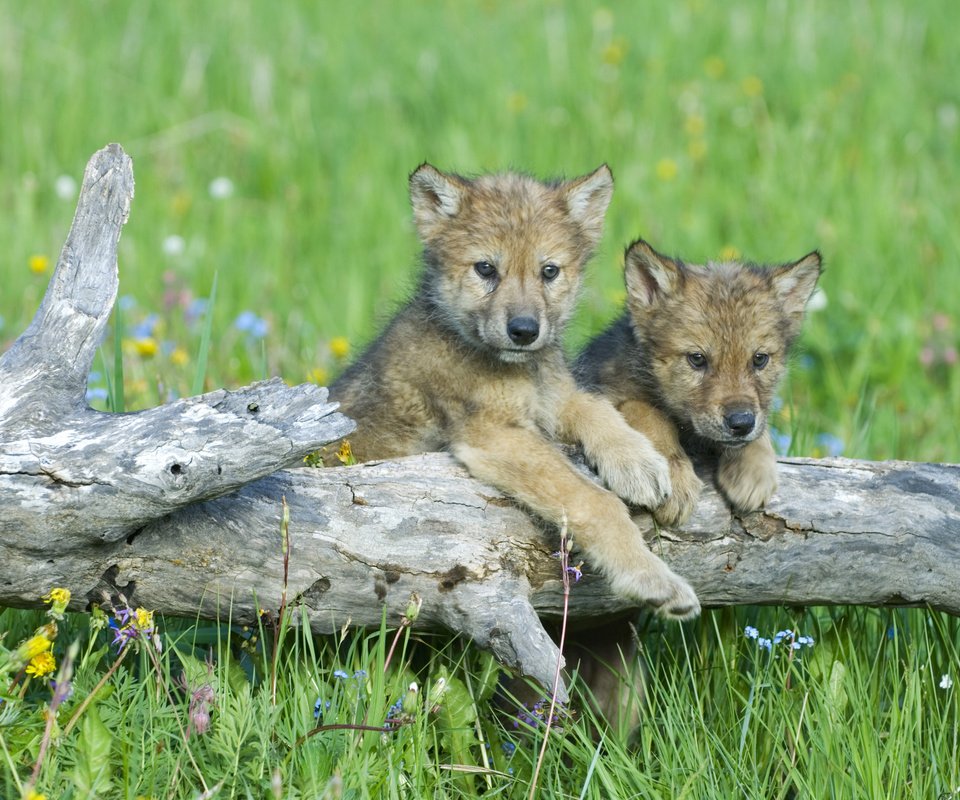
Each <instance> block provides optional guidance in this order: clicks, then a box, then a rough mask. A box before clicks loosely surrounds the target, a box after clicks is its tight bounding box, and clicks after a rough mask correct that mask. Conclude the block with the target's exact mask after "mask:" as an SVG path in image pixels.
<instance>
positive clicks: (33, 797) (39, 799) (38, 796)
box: [23, 789, 47, 800]
mask: <svg viewBox="0 0 960 800" xmlns="http://www.w3.org/2000/svg"><path fill="white" fill-rule="evenodd" d="M23 800H47V796H46V795H45V794H43V793H42V792H35V791H34V790H33V789H28V790H27V793H26V794H25V795H24V796H23Z"/></svg>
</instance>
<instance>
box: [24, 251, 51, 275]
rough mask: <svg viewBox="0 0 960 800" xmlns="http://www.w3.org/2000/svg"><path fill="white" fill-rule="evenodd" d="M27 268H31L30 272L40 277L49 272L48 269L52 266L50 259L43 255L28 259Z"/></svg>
mask: <svg viewBox="0 0 960 800" xmlns="http://www.w3.org/2000/svg"><path fill="white" fill-rule="evenodd" d="M27 266H29V267H30V271H31V272H34V273H36V274H37V275H40V274H42V273H44V272H46V271H47V267H49V266H50V259H49V258H47V257H46V256H42V255H33V256H30V258H29V259H27Z"/></svg>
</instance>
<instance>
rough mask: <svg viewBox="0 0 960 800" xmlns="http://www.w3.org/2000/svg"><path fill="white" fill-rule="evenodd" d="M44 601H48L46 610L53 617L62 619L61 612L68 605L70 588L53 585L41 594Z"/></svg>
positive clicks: (62, 612)
mask: <svg viewBox="0 0 960 800" xmlns="http://www.w3.org/2000/svg"><path fill="white" fill-rule="evenodd" d="M43 602H44V603H50V610H49V611H48V612H47V613H48V614H49V615H50V616H51V617H53V618H54V619H63V614H64V612H65V611H66V610H67V606H68V605H70V590H69V589H62V588H60V587H55V588H53V589H51V590H50V591H49V592H48V593H47V594H45V595H44V596H43Z"/></svg>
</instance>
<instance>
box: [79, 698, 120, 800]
mask: <svg viewBox="0 0 960 800" xmlns="http://www.w3.org/2000/svg"><path fill="white" fill-rule="evenodd" d="M112 745H113V736H112V735H111V733H110V731H108V730H107V726H106V725H104V724H103V722H102V721H101V720H100V713H99V712H98V711H97V707H96V705H91V706H90V707H89V708H88V709H87V710H86V712H85V713H84V717H83V722H82V723H81V725H80V736H79V737H78V738H77V763H76V766H75V767H74V768H73V782H74V786H75V787H76V789H77V796H78V797H103V796H105V795H106V794H107V793H108V792H109V791H110V789H111V788H112V783H111V781H110V749H111V747H112Z"/></svg>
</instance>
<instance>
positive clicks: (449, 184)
mask: <svg viewBox="0 0 960 800" xmlns="http://www.w3.org/2000/svg"><path fill="white" fill-rule="evenodd" d="M466 191H467V184H466V182H465V181H464V180H463V179H462V178H460V177H458V176H456V175H447V174H445V173H443V172H441V171H440V170H438V169H437V168H436V167H434V166H431V165H430V164H421V165H420V166H419V167H417V168H416V170H414V172H413V174H412V175H411V176H410V203H411V205H412V206H413V219H414V222H415V223H416V225H417V231H418V232H419V233H420V236H421V237H422V238H430V235H431V233H432V232H433V231H434V230H435V228H436V226H437V225H438V224H442V223H443V222H445V221H446V220H448V219H450V217H455V216H456V215H457V213H458V212H459V211H460V206H461V203H462V202H463V196H464V193H465V192H466Z"/></svg>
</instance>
